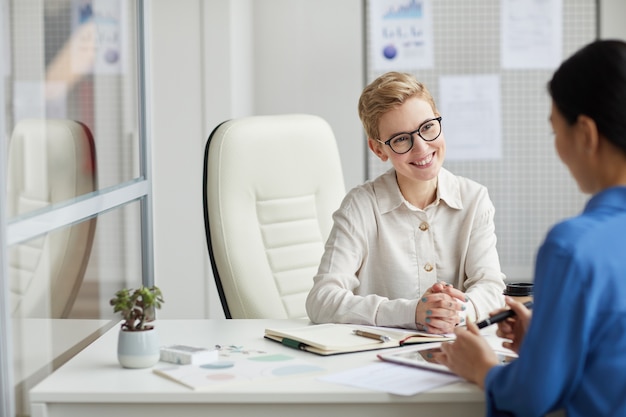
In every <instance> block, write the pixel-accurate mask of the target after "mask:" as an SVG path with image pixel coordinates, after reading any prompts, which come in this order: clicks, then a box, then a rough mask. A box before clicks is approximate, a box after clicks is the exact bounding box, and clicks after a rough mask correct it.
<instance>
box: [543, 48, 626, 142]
mask: <svg viewBox="0 0 626 417" xmlns="http://www.w3.org/2000/svg"><path fill="white" fill-rule="evenodd" d="M548 92H549V93H550V95H551V96H552V100H553V102H554V104H555V106H556V107H557V108H558V109H559V111H560V112H561V114H562V115H563V116H564V117H565V119H566V120H567V121H568V123H570V124H574V123H575V122H576V120H577V118H578V116H580V115H586V116H588V117H590V118H592V119H593V120H594V121H595V122H596V125H597V126H598V131H599V132H600V133H601V134H602V135H604V136H605V137H606V138H607V139H608V140H609V141H611V142H612V143H613V144H614V145H616V146H617V147H619V148H620V149H622V150H623V151H624V152H626V42H623V41H621V40H598V41H595V42H592V43H590V44H589V45H587V46H585V47H583V48H582V49H580V50H579V51H578V52H576V53H575V54H574V55H572V56H571V57H569V58H568V59H567V60H565V61H564V62H563V63H562V64H561V66H560V67H559V68H558V69H557V70H556V72H555V73H554V76H553V77H552V80H550V82H549V83H548Z"/></svg>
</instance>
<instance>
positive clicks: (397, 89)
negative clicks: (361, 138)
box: [359, 71, 439, 139]
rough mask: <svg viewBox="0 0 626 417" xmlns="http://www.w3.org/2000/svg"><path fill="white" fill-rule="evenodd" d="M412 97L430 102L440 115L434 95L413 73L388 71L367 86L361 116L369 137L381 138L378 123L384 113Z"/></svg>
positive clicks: (362, 98) (360, 107)
mask: <svg viewBox="0 0 626 417" xmlns="http://www.w3.org/2000/svg"><path fill="white" fill-rule="evenodd" d="M411 97H418V98H420V99H422V100H424V101H426V102H428V103H429V104H430V105H431V107H432V109H433V111H434V112H435V115H436V116H439V112H438V111H437V107H436V106H435V100H434V99H433V97H432V95H431V94H430V92H429V91H428V89H427V88H426V86H425V85H424V84H422V83H420V82H419V81H417V80H416V79H415V77H414V76H412V75H411V74H407V73H402V72H395V71H392V72H387V73H385V74H383V75H381V76H380V77H378V78H376V79H375V80H374V81H372V82H371V83H370V84H369V85H368V86H367V87H365V89H363V92H362V93H361V97H360V98H359V118H360V119H361V123H363V128H364V129H365V133H366V134H367V137H368V138H372V139H380V138H379V137H378V136H379V132H378V123H379V121H380V118H381V117H382V115H383V114H385V113H387V112H388V111H389V110H391V109H394V108H396V107H398V106H399V105H401V104H402V103H404V102H405V101H406V100H407V99H409V98H411Z"/></svg>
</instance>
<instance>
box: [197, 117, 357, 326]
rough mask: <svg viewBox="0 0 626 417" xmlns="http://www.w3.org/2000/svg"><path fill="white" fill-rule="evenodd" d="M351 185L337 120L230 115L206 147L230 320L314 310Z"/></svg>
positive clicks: (210, 229)
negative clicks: (317, 279) (335, 223)
mask: <svg viewBox="0 0 626 417" xmlns="http://www.w3.org/2000/svg"><path fill="white" fill-rule="evenodd" d="M344 194H345V186H344V180H343V173H342V169H341V162H340V159H339V152H338V148H337V143H336V141H335V136H334V134H333V132H332V129H331V127H330V126H329V125H328V123H327V122H326V121H324V120H323V119H322V118H320V117H317V116H312V115H303V114H290V115H273V116H251V117H245V118H240V119H235V120H229V121H226V122H224V123H222V124H220V125H219V126H218V127H216V128H215V130H214V131H213V133H211V136H210V137H209V140H208V141H207V144H206V148H205V153H204V179H203V197H204V220H205V229H206V237H207V245H208V249H209V256H210V259H211V265H212V268H213V275H214V278H215V281H216V285H217V289H218V293H219V295H220V299H221V302H222V307H223V308H224V313H225V315H226V317H227V318H305V317H307V314H306V310H305V300H306V296H307V294H308V292H309V290H310V288H311V286H312V284H313V277H314V276H315V273H316V272H317V267H318V265H319V262H320V259H321V256H322V254H323V250H324V244H325V242H326V239H327V237H328V234H329V233H330V229H331V227H332V213H333V212H334V211H335V210H337V209H338V208H339V205H340V203H341V200H342V199H343V197H344Z"/></svg>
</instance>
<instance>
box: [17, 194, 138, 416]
mask: <svg viewBox="0 0 626 417" xmlns="http://www.w3.org/2000/svg"><path fill="white" fill-rule="evenodd" d="M139 216H140V202H138V201H137V202H134V203H130V204H128V205H126V206H122V207H120V208H118V209H116V210H112V211H109V212H107V213H106V214H101V215H100V216H98V217H96V218H92V219H88V220H86V221H84V222H81V223H78V224H74V225H71V226H67V227H64V228H61V229H58V230H55V231H53V232H50V233H48V234H46V235H44V236H41V237H37V238H35V239H31V240H29V241H26V242H22V243H19V244H16V245H13V246H10V247H9V250H8V254H9V263H10V267H9V287H10V300H11V303H10V304H11V305H10V309H11V323H12V328H13V334H12V342H13V354H14V357H13V365H14V368H13V369H14V382H15V399H16V401H15V404H16V411H17V415H18V416H21V415H29V405H28V391H29V390H30V388H32V387H33V386H34V385H35V384H37V383H38V382H39V381H41V380H42V379H43V378H44V377H46V376H47V375H48V374H49V373H51V372H52V371H53V370H54V369H56V368H57V367H58V366H60V365H62V364H63V363H64V362H65V361H66V360H67V359H69V358H71V357H72V356H73V355H75V354H76V353H78V352H79V351H80V350H81V349H82V348H84V347H85V346H86V345H87V344H88V343H90V342H91V341H93V340H94V339H95V338H96V337H98V336H99V335H100V334H102V332H103V331H105V330H107V329H109V328H110V327H111V326H113V325H115V324H116V323H117V322H118V321H119V317H117V316H116V315H114V313H113V309H112V307H111V306H110V305H109V300H110V299H111V298H112V297H113V295H114V293H115V292H116V291H117V290H119V289H121V288H123V287H130V288H136V287H138V286H140V285H141V282H142V271H141V230H140V223H139V221H138V219H139Z"/></svg>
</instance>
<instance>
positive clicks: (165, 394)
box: [30, 320, 485, 417]
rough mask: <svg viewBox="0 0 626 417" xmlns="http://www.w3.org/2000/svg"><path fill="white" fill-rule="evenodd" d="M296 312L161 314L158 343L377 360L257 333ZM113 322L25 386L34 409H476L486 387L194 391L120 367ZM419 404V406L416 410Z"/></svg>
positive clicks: (301, 412) (307, 385)
mask: <svg viewBox="0 0 626 417" xmlns="http://www.w3.org/2000/svg"><path fill="white" fill-rule="evenodd" d="M306 323H307V322H306V321H301V320H184V321H183V320H159V321H157V322H156V324H157V326H156V327H157V330H158V332H159V339H160V342H161V345H172V344H186V345H191V346H214V345H216V344H219V345H222V346H228V345H238V346H240V345H243V346H245V347H246V348H247V349H258V350H263V351H266V352H268V353H270V352H271V353H289V354H290V355H293V356H295V357H297V358H299V359H303V360H306V361H308V362H312V363H314V364H315V365H318V366H320V367H322V368H324V369H325V370H326V371H325V373H326V374H331V373H336V372H339V371H342V370H347V369H351V368H357V367H360V366H365V365H368V364H371V363H375V362H377V361H378V360H377V359H376V354H375V353H373V352H361V353H353V354H344V355H336V356H330V357H322V356H317V355H314V354H311V353H307V352H301V351H298V350H294V349H290V348H287V347H284V346H282V345H280V344H278V343H276V342H272V341H269V340H266V339H264V338H263V332H264V329H265V328H266V327H273V328H280V327H283V328H288V327H297V326H302V325H306ZM117 333H118V327H117V326H116V327H114V328H113V329H111V330H109V331H108V332H106V333H105V334H104V335H103V336H101V337H100V338H99V339H98V340H96V341H95V342H94V343H92V344H91V345H90V346H88V347H87V348H86V349H85V350H83V351H82V352H81V353H79V354H78V355H77V356H75V357H74V358H73V359H71V360H70V361H69V362H67V363H66V364H65V365H64V366H62V367H61V368H59V369H58V370H56V371H55V372H54V373H53V374H52V375H50V376H49V377H48V378H46V379H45V380H43V381H42V382H41V383H40V384H38V385H37V386H36V387H35V388H33V389H32V390H31V392H30V401H31V413H32V416H33V417H55V416H63V417H68V416H85V415H88V416H90V417H97V416H107V417H109V416H111V415H124V416H130V415H151V416H172V415H184V416H203V417H204V416H206V415H207V413H208V412H209V411H210V412H211V413H214V414H211V415H216V416H220V417H224V416H244V415H255V416H272V417H276V416H289V417H293V416H294V415H297V416H298V417H303V416H304V417H306V416H316V417H319V416H320V415H324V414H323V413H326V414H325V415H327V416H334V415H342V416H359V417H363V416H374V415H381V416H383V415H384V416H386V417H389V416H396V415H397V416H400V415H402V416H403V417H404V416H406V415H417V414H419V415H422V414H421V413H424V414H423V415H428V416H450V415H463V416H474V415H476V416H482V415H484V413H485V408H484V394H483V392H482V391H481V390H480V389H479V388H477V387H476V386H475V385H472V384H469V383H465V382H459V383H454V384H450V385H446V386H444V387H441V388H437V389H434V390H432V391H428V392H424V393H421V394H417V395H414V396H410V397H403V396H396V395H392V394H388V393H384V392H377V391H370V390H365V389H360V388H355V387H350V386H343V385H337V384H333V383H328V382H323V381H320V380H319V379H318V377H319V376H320V373H316V374H314V375H311V374H303V375H300V376H290V377H280V378H270V379H262V380H258V381H253V382H248V383H241V384H224V385H220V386H215V387H211V388H210V389H207V390H202V391H194V390H191V389H190V388H187V387H185V386H183V385H181V384H179V383H177V382H174V381H170V380H168V379H166V378H163V377H161V376H158V375H155V374H154V373H153V372H152V369H123V368H121V367H120V365H119V364H118V362H117V356H116V355H117ZM418 410H419V412H418Z"/></svg>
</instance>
